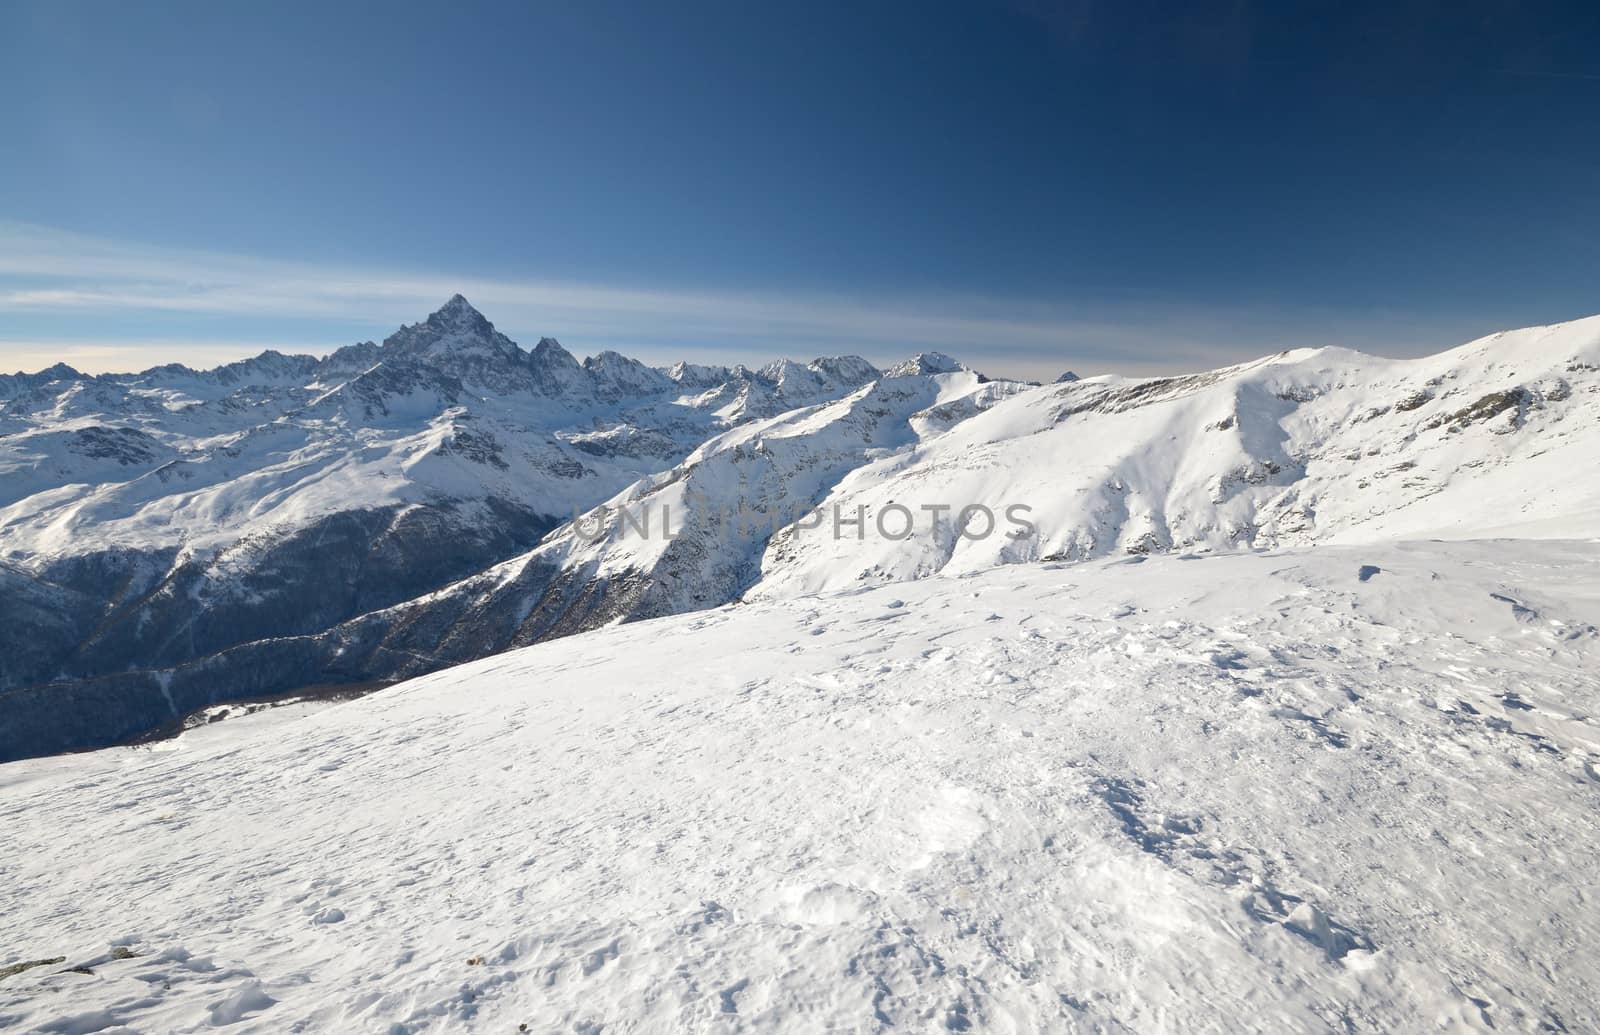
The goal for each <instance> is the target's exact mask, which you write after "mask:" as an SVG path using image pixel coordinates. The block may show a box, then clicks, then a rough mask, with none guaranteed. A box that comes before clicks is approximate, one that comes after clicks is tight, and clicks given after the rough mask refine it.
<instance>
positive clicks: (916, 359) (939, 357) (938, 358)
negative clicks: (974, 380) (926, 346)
mask: <svg viewBox="0 0 1600 1035" xmlns="http://www.w3.org/2000/svg"><path fill="white" fill-rule="evenodd" d="M966 369H967V368H966V367H964V366H962V365H961V364H960V363H958V362H957V361H956V360H954V359H952V358H950V357H949V356H947V355H945V354H944V353H942V352H919V353H917V354H916V355H915V356H912V357H911V358H910V359H908V360H905V361H903V362H900V363H896V364H895V365H894V366H892V367H890V368H889V369H888V370H886V371H885V372H884V374H885V376H887V377H912V376H915V375H918V374H955V373H959V372H960V371H963V370H966Z"/></svg>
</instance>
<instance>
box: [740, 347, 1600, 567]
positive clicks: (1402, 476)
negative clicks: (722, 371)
mask: <svg viewBox="0 0 1600 1035" xmlns="http://www.w3.org/2000/svg"><path fill="white" fill-rule="evenodd" d="M1009 390H1010V391H1012V392H1015V388H1014V386H1012V387H1010V388H1009ZM1597 405H1600V317H1591V318H1589V319H1586V320H1577V321H1573V322H1571V323H1567V324H1561V325H1556V326H1553V327H1535V328H1528V329H1525V330H1521V331H1511V332H1505V333H1502V334H1496V335H1492V336H1490V337H1488V338H1485V339H1482V340H1480V341H1477V342H1472V343H1470V344H1468V345H1464V346H1462V347H1460V348H1457V349H1453V350H1451V351H1448V352H1443V353H1440V354H1438V355H1436V356H1430V357H1426V358H1423V359H1417V360H1405V361H1401V360H1385V359H1381V358H1378V357H1374V356H1367V355H1362V354H1361V353H1357V352H1351V351H1348V350H1342V349H1302V350H1297V351H1293V352H1286V353H1282V354H1279V355H1277V356H1270V357H1266V358H1264V359H1261V360H1257V361H1255V362H1252V363H1246V364H1241V365H1239V366H1236V367H1231V368H1225V369H1222V370H1216V371H1208V372H1205V373H1201V374H1195V375H1190V376H1186V377H1175V378H1168V379H1158V380H1133V379H1128V378H1120V377H1096V378H1088V379H1083V380H1077V381H1071V382H1065V383H1058V384H1054V385H1047V386H1043V387H1039V388H1034V389H1031V390H1028V391H1024V392H1020V393H1017V394H1012V395H1011V397H1009V398H1006V399H1004V400H1003V401H999V402H997V403H995V404H993V405H990V406H987V407H984V408H983V409H982V410H981V412H976V413H973V414H965V413H958V414H956V415H955V416H956V417H957V418H958V419H955V420H952V421H950V422H949V424H948V429H947V430H945V431H944V433H943V434H940V435H927V436H926V439H925V441H922V442H919V443H918V444H917V445H916V446H915V447H914V448H911V449H908V450H902V451H899V452H896V453H894V454H892V455H887V456H883V457H880V458H878V459H876V460H875V461H873V462H871V463H867V464H863V465H861V466H859V467H858V468H856V469H854V470H852V471H851V472H850V473H849V474H848V475H847V476H846V477H844V478H842V479H840V480H839V482H838V484H837V485H836V486H835V487H834V488H833V490H832V491H831V492H830V493H829V494H828V496H827V497H825V498H824V499H823V500H821V506H822V507H823V508H824V509H827V510H829V511H830V512H831V511H833V510H839V511H842V512H845V513H850V514H853V513H855V512H856V509H857V508H858V507H862V508H865V512H866V513H867V514H868V515H869V517H870V516H871V515H876V514H877V513H879V511H880V510H881V509H882V508H883V507H885V506H886V505H888V504H889V503H890V502H898V503H900V504H901V505H909V506H911V507H912V508H913V509H915V508H917V507H919V506H922V505H944V506H948V507H950V508H952V510H954V511H957V512H959V511H960V510H961V508H963V507H968V506H984V507H987V508H989V509H990V510H991V511H992V512H993V513H995V514H997V515H998V514H1003V513H1005V511H1006V509H1007V508H1008V507H1010V506H1012V505H1024V506H1026V507H1028V508H1030V510H1031V515H1030V516H1031V520H1032V522H1033V523H1034V524H1035V525H1036V526H1037V529H1038V531H1037V534H1036V535H1033V536H1029V537H1025V538H1020V539H1019V538H1010V537H1006V536H1000V535H996V536H990V537H988V538H981V539H968V538H962V537H960V536H958V535H957V530H956V529H955V528H954V527H953V526H951V525H950V524H949V523H948V522H947V523H946V524H945V525H943V526H941V527H937V528H935V527H932V525H931V524H928V523H925V524H923V525H922V527H920V528H918V530H917V532H916V534H915V535H913V536H912V537H910V538H909V539H906V540H903V541H895V540H890V539H886V538H884V537H878V536H870V537H867V538H865V539H864V540H857V539H855V538H853V537H843V538H834V537H831V536H825V535H805V534H801V533H800V532H798V531H792V532H785V533H782V534H780V535H778V536H775V537H773V540H772V543H771V544H770V545H769V546H768V549H767V554H766V557H765V558H764V560H763V562H762V578H761V581H760V582H759V583H758V584H756V585H755V586H754V587H753V589H752V591H751V592H752V593H754V594H755V595H758V596H782V595H787V594H790V593H795V592H815V591H818V590H823V589H841V588H847V587H851V586H856V585H861V584H862V583H867V584H873V583H881V582H888V581H900V580H905V579H915V578H923V577H927V576H929V575H934V574H938V573H941V572H942V573H946V574H963V573H970V572H975V571H981V570H984V569H986V568H989V567H992V566H994V565H996V564H1005V563H1015V562H1020V561H1037V560H1053V559H1067V560H1079V559H1084V558H1091V557H1104V556H1109V555H1116V554H1126V553H1135V554H1142V553H1150V552H1158V551H1167V550H1187V549H1210V550H1230V549H1236V548H1239V547H1241V546H1258V547H1260V546H1278V545H1309V544H1312V543H1319V542H1351V543H1354V542H1384V541H1392V540H1394V539H1399V538H1418V537H1434V536H1443V537H1449V538H1479V537H1485V536H1499V535H1513V536H1518V537H1526V536H1540V537H1555V538H1560V537H1572V536H1587V535H1593V534H1595V532H1596V531H1597V530H1600V478H1595V477H1572V474H1573V473H1574V472H1592V471H1594V470H1596V469H1600V421H1597V420H1596V419H1595V412H1596V406H1597Z"/></svg>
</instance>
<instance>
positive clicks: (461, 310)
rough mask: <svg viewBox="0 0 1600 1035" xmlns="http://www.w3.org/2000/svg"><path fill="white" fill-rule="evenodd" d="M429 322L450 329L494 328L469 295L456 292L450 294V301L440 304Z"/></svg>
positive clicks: (485, 329)
mask: <svg viewBox="0 0 1600 1035" xmlns="http://www.w3.org/2000/svg"><path fill="white" fill-rule="evenodd" d="M427 322H428V323H429V324H431V325H432V326H434V327H438V328H440V329H449V330H467V329H471V330H478V331H483V332H485V333H487V332H489V331H491V330H492V329H493V328H492V327H491V325H490V324H489V320H488V318H487V317H485V316H484V315H483V314H482V313H480V312H478V310H477V309H475V308H474V307H473V305H472V303H471V302H468V301H467V296H466V295H462V294H455V295H451V296H450V301H448V302H446V303H445V304H444V305H442V306H440V307H439V308H438V309H437V310H436V311H435V312H434V313H433V314H432V315H431V316H429V317H428V320H427Z"/></svg>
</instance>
